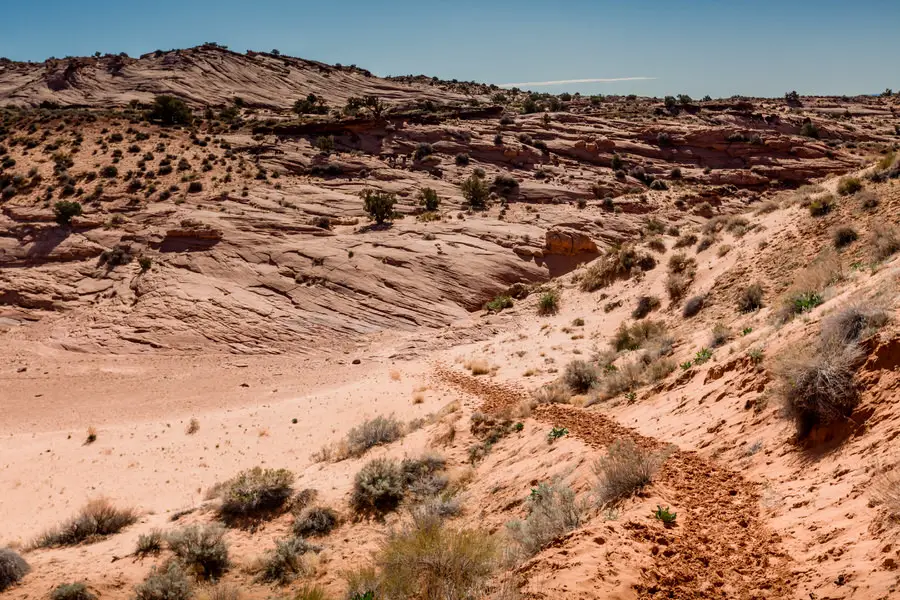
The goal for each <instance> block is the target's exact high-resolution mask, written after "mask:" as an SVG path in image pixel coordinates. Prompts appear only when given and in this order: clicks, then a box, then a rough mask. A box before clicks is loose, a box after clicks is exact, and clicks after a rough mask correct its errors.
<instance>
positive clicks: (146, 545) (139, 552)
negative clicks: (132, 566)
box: [134, 529, 163, 558]
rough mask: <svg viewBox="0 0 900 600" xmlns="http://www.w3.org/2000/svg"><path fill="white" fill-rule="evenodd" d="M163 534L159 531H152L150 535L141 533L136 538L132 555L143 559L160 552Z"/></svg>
mask: <svg viewBox="0 0 900 600" xmlns="http://www.w3.org/2000/svg"><path fill="white" fill-rule="evenodd" d="M162 544H163V533H162V531H161V530H159V529H154V530H152V531H150V533H142V534H141V535H139V536H138V541H137V546H136V547H135V549H134V555H135V556H137V557H139V558H143V557H146V556H151V555H156V554H159V553H160V552H162Z"/></svg>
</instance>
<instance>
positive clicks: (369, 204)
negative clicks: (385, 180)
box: [360, 190, 397, 225]
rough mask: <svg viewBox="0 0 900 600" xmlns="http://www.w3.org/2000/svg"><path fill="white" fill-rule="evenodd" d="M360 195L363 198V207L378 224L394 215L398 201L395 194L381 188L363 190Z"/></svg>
mask: <svg viewBox="0 0 900 600" xmlns="http://www.w3.org/2000/svg"><path fill="white" fill-rule="evenodd" d="M360 197H361V198H362V199H363V209H364V210H365V211H366V213H367V214H368V215H369V218H370V219H372V220H373V221H375V223H377V224H378V225H382V224H383V223H384V222H385V221H387V220H388V219H390V218H391V217H392V216H393V215H394V204H396V202H397V198H396V197H395V196H394V194H391V193H389V192H383V191H381V190H363V191H362V192H361V193H360Z"/></svg>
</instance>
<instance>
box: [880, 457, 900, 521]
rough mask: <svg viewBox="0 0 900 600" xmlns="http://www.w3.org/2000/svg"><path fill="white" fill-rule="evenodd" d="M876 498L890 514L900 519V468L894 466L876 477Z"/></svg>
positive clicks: (893, 517) (891, 516)
mask: <svg viewBox="0 0 900 600" xmlns="http://www.w3.org/2000/svg"><path fill="white" fill-rule="evenodd" d="M874 489H875V498H876V499H877V500H878V501H879V502H881V504H882V505H883V506H884V509H885V511H886V512H887V514H888V516H889V517H890V518H892V519H900V468H898V467H897V466H894V468H893V469H891V470H890V471H887V472H885V473H883V474H882V475H880V476H879V477H877V478H876V480H875V482H874Z"/></svg>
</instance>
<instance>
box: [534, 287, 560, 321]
mask: <svg viewBox="0 0 900 600" xmlns="http://www.w3.org/2000/svg"><path fill="white" fill-rule="evenodd" d="M558 310H559V292H557V291H556V290H549V291H547V292H545V293H544V294H543V295H542V296H541V297H540V299H539V300H538V314H539V315H541V316H546V315H553V314H556V312H557V311H558Z"/></svg>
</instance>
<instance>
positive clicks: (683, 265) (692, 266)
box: [669, 252, 697, 273]
mask: <svg viewBox="0 0 900 600" xmlns="http://www.w3.org/2000/svg"><path fill="white" fill-rule="evenodd" d="M696 269H697V260H696V259H694V258H691V257H689V256H687V255H686V254H685V253H683V252H676V253H675V254H673V255H672V256H670V257H669V273H686V272H693V271H695V270H696Z"/></svg>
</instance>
